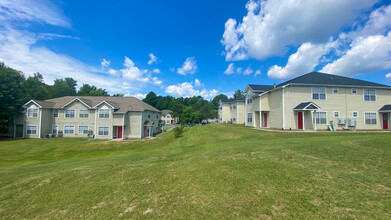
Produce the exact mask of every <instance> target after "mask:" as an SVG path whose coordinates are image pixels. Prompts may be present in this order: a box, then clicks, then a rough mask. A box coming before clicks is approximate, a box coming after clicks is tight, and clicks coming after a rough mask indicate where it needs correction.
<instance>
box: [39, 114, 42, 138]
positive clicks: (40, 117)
mask: <svg viewBox="0 0 391 220" xmlns="http://www.w3.org/2000/svg"><path fill="white" fill-rule="evenodd" d="M41 126H42V108H39V138H41V135H42V134H41V132H42V129H41Z"/></svg>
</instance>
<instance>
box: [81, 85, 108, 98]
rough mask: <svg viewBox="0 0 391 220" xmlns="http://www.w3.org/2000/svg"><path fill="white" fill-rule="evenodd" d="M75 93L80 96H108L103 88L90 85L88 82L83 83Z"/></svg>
mask: <svg viewBox="0 0 391 220" xmlns="http://www.w3.org/2000/svg"><path fill="white" fill-rule="evenodd" d="M77 95H80V96H108V95H109V94H108V93H107V92H106V90H105V89H101V88H96V86H90V85H89V84H83V86H82V87H80V89H79V91H78V92H77Z"/></svg>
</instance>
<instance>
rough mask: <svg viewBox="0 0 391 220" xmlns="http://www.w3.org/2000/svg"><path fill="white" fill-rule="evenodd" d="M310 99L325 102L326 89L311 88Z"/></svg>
mask: <svg viewBox="0 0 391 220" xmlns="http://www.w3.org/2000/svg"><path fill="white" fill-rule="evenodd" d="M312 99H315V100H326V88H322V87H313V88H312Z"/></svg>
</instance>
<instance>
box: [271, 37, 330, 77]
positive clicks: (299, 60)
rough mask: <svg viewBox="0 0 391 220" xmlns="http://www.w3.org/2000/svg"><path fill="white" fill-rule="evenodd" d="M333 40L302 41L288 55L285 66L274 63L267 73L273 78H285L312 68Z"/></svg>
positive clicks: (306, 71)
mask: <svg viewBox="0 0 391 220" xmlns="http://www.w3.org/2000/svg"><path fill="white" fill-rule="evenodd" d="M334 45H335V43H334V42H330V43H328V44H312V43H304V44H302V45H301V46H300V47H299V49H297V51H296V53H294V54H292V55H290V56H289V59H288V63H287V64H286V66H285V67H281V66H277V65H274V66H272V67H270V68H269V71H268V72H267V75H268V76H269V77H270V78H274V79H286V78H291V77H294V76H299V75H302V74H304V73H308V72H311V71H313V70H314V68H315V67H316V66H317V65H318V63H319V59H320V58H321V57H322V56H323V55H324V54H326V53H328V51H329V50H330V49H331V48H332V46H334Z"/></svg>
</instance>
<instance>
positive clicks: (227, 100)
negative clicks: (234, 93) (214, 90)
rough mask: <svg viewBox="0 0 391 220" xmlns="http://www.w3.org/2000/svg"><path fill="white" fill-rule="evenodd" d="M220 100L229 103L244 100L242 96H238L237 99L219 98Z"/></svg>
mask: <svg viewBox="0 0 391 220" xmlns="http://www.w3.org/2000/svg"><path fill="white" fill-rule="evenodd" d="M220 101H221V102H223V103H231V102H244V101H245V99H244V98H239V99H220Z"/></svg>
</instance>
